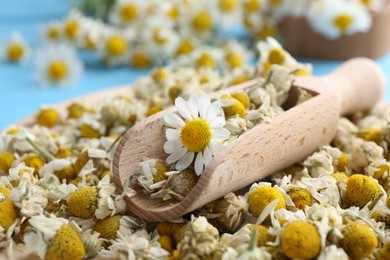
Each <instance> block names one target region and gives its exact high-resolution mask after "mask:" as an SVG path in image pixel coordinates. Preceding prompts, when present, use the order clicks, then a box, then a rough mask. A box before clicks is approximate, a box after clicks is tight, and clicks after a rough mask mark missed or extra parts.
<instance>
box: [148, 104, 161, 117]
mask: <svg viewBox="0 0 390 260" xmlns="http://www.w3.org/2000/svg"><path fill="white" fill-rule="evenodd" d="M161 110H162V107H161V105H154V106H150V107H149V109H148V110H147V111H146V113H145V116H146V117H148V116H151V115H153V114H156V113H158V112H160V111H161Z"/></svg>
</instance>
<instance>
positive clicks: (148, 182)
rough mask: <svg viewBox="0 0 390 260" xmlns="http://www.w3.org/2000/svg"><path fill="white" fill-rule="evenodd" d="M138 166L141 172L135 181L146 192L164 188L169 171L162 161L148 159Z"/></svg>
mask: <svg viewBox="0 0 390 260" xmlns="http://www.w3.org/2000/svg"><path fill="white" fill-rule="evenodd" d="M140 166H141V168H142V171H141V175H140V176H139V177H138V179H137V180H138V183H139V184H140V185H141V186H142V187H143V188H144V189H145V190H146V191H147V192H153V191H155V190H159V189H161V188H162V187H163V186H164V184H165V182H166V180H167V179H168V176H167V175H166V173H167V171H168V170H169V169H168V165H167V164H166V163H165V162H164V161H160V160H157V159H148V160H146V161H143V162H141V163H140Z"/></svg>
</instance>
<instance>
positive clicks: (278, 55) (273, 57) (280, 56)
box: [268, 49, 286, 65]
mask: <svg viewBox="0 0 390 260" xmlns="http://www.w3.org/2000/svg"><path fill="white" fill-rule="evenodd" d="M285 60H286V55H285V54H284V53H283V51H282V50H281V49H272V50H271V51H270V52H269V54H268V62H269V63H271V64H278V65H281V64H283V63H284V61H285Z"/></svg>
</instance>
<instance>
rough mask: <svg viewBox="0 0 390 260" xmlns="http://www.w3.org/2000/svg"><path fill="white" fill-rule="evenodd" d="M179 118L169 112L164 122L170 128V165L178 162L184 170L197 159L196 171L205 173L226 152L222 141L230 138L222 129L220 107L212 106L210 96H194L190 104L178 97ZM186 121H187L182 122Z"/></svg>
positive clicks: (166, 144)
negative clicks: (206, 168) (219, 155)
mask: <svg viewBox="0 0 390 260" xmlns="http://www.w3.org/2000/svg"><path fill="white" fill-rule="evenodd" d="M175 105H176V107H177V108H178V113H179V115H180V116H179V115H177V114H175V113H169V114H167V115H165V117H164V120H165V123H166V125H167V126H168V127H169V128H168V129H167V132H166V136H167V142H166V143H165V144H164V150H165V152H166V153H168V154H169V156H168V158H167V163H169V164H170V163H174V162H176V165H175V167H176V169H177V170H179V171H180V170H184V169H186V168H187V167H188V166H190V165H191V164H192V162H193V161H194V159H195V163H194V165H195V167H194V168H195V172H196V174H197V175H200V174H202V172H203V168H204V166H207V165H208V164H209V163H210V161H211V159H212V157H213V156H215V155H217V154H218V153H219V152H221V151H222V149H223V144H222V142H223V141H224V140H226V139H228V138H229V135H230V133H229V131H228V130H227V129H225V128H224V127H223V126H224V125H225V119H224V118H223V117H222V116H220V113H221V106H220V105H219V103H218V102H213V103H211V101H210V98H209V97H207V96H202V97H198V96H191V97H190V99H189V100H188V102H186V101H184V99H182V98H180V97H178V98H176V100H175ZM183 118H184V120H185V121H184V120H183Z"/></svg>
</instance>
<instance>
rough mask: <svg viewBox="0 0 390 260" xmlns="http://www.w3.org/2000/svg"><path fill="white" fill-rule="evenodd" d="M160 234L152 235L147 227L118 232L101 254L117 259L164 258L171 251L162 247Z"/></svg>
mask: <svg viewBox="0 0 390 260" xmlns="http://www.w3.org/2000/svg"><path fill="white" fill-rule="evenodd" d="M157 239H158V236H155V237H151V235H149V234H148V233H147V231H146V230H145V229H141V230H138V231H136V232H133V233H131V232H128V233H126V234H122V233H118V237H117V238H116V239H115V240H112V241H111V242H112V244H111V245H110V246H109V247H108V248H107V249H103V250H101V251H100V252H99V255H101V256H103V257H107V258H110V259H112V258H117V259H164V258H166V257H167V256H168V255H169V252H167V251H166V250H164V249H163V248H161V245H160V243H158V241H157Z"/></svg>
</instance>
